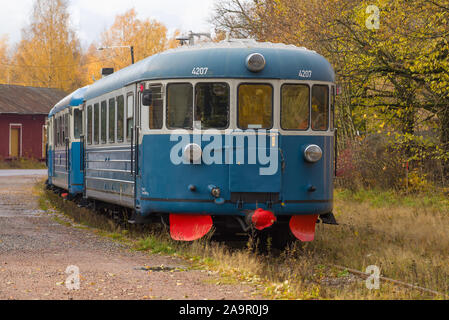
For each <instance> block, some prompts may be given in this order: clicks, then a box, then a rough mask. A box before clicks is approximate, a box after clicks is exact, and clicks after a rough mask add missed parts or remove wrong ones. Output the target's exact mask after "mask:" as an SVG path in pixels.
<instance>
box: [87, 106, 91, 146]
mask: <svg viewBox="0 0 449 320" xmlns="http://www.w3.org/2000/svg"><path fill="white" fill-rule="evenodd" d="M87 143H88V144H92V106H88V107H87Z"/></svg>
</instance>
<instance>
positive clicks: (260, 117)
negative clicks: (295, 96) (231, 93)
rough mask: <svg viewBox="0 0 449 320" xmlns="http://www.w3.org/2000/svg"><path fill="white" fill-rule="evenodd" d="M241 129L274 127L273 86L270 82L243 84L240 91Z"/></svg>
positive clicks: (239, 114)
mask: <svg viewBox="0 0 449 320" xmlns="http://www.w3.org/2000/svg"><path fill="white" fill-rule="evenodd" d="M238 97H239V98H238V99H239V100H238V105H239V106H238V126H239V128H240V129H244V130H246V129H271V128H272V127H273V87H272V86H271V85H269V84H242V85H240V86H239V92H238Z"/></svg>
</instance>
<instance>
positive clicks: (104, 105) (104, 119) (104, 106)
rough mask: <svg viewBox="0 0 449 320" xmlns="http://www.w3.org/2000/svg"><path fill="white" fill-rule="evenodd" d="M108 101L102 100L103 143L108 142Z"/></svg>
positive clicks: (101, 139)
mask: <svg viewBox="0 0 449 320" xmlns="http://www.w3.org/2000/svg"><path fill="white" fill-rule="evenodd" d="M106 107H107V105H106V101H102V102H101V138H100V141H101V144H105V143H106V129H107V128H106V120H107V119H106V117H107V116H106V114H107V113H106Z"/></svg>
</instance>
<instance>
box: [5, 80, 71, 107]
mask: <svg viewBox="0 0 449 320" xmlns="http://www.w3.org/2000/svg"><path fill="white" fill-rule="evenodd" d="M66 95H67V93H65V92H64V91H62V90H59V89H51V88H35V87H24V86H16V85H7V84H0V114H1V113H15V114H48V112H49V111H50V110H51V108H52V107H53V106H54V105H55V104H56V103H57V102H58V101H60V100H61V99H62V98H64V97H65V96H66Z"/></svg>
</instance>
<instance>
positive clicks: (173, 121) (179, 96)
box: [167, 83, 193, 129]
mask: <svg viewBox="0 0 449 320" xmlns="http://www.w3.org/2000/svg"><path fill="white" fill-rule="evenodd" d="M192 120H193V86H192V85H191V84H190V83H170V84H168V85H167V127H168V128H170V129H192Z"/></svg>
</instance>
